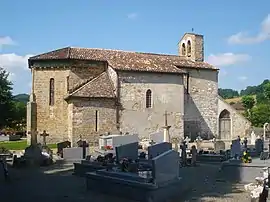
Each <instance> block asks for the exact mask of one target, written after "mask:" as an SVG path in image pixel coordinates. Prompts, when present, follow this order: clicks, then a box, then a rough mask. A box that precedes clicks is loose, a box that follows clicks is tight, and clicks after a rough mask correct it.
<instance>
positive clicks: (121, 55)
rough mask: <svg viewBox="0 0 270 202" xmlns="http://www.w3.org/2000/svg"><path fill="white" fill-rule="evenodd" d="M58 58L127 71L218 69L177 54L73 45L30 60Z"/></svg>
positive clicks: (176, 71)
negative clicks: (102, 64) (102, 63)
mask: <svg viewBox="0 0 270 202" xmlns="http://www.w3.org/2000/svg"><path fill="white" fill-rule="evenodd" d="M58 59H76V60H96V61H107V62H108V63H109V65H111V66H112V67H113V68H114V69H116V70H127V71H149V72H168V73H184V72H185V70H184V69H181V67H182V68H203V69H216V68H215V67H214V66H212V65H210V64H208V63H206V62H195V61H191V60H188V59H185V58H183V57H180V56H177V55H166V54H154V53H140V52H129V51H120V50H109V49H93V48H71V47H67V48H62V49H58V50H54V51H51V52H48V53H44V54H41V55H37V56H33V57H31V58H29V61H35V60H58Z"/></svg>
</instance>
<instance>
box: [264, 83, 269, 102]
mask: <svg viewBox="0 0 270 202" xmlns="http://www.w3.org/2000/svg"><path fill="white" fill-rule="evenodd" d="M263 94H264V96H265V98H266V99H267V100H268V101H270V82H268V83H266V84H265V85H264V86H263Z"/></svg>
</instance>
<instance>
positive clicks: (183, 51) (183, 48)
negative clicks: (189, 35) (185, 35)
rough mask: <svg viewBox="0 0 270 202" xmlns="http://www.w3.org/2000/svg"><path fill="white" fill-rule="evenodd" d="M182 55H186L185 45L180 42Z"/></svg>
mask: <svg viewBox="0 0 270 202" xmlns="http://www.w3.org/2000/svg"><path fill="white" fill-rule="evenodd" d="M182 55H186V45H185V44H184V43H183V44H182Z"/></svg>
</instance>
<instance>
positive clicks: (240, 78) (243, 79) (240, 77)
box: [238, 76, 248, 81]
mask: <svg viewBox="0 0 270 202" xmlns="http://www.w3.org/2000/svg"><path fill="white" fill-rule="evenodd" d="M247 79H248V78H247V77H246V76H239V77H238V80H240V81H246V80H247Z"/></svg>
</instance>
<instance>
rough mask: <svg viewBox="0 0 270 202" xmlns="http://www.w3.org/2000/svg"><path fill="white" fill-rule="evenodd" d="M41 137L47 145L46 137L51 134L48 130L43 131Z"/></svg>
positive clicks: (44, 144)
mask: <svg viewBox="0 0 270 202" xmlns="http://www.w3.org/2000/svg"><path fill="white" fill-rule="evenodd" d="M40 136H41V137H43V146H46V137H48V136H49V134H48V133H46V130H44V131H43V133H42V134H40Z"/></svg>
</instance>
